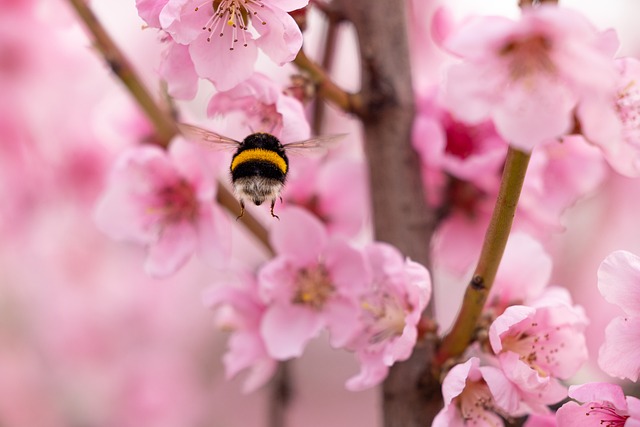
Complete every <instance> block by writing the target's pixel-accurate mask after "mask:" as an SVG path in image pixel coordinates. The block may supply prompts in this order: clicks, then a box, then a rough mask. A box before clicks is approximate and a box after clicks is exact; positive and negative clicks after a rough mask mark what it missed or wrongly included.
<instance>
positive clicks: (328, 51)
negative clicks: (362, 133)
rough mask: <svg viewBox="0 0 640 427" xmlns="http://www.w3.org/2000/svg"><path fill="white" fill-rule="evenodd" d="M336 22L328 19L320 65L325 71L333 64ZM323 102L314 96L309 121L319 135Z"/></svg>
mask: <svg viewBox="0 0 640 427" xmlns="http://www.w3.org/2000/svg"><path fill="white" fill-rule="evenodd" d="M338 22H339V21H336V20H334V19H329V25H328V27H327V34H326V37H325V42H324V52H323V55H322V61H321V66H322V69H324V70H325V71H326V72H327V73H329V72H330V71H331V68H332V66H333V59H334V53H335V47H336V41H337V39H338ZM324 113H325V104H324V102H323V101H322V99H321V98H320V97H315V99H314V102H313V118H312V121H311V124H312V127H313V133H314V134H315V135H320V133H321V131H322V123H323V121H324Z"/></svg>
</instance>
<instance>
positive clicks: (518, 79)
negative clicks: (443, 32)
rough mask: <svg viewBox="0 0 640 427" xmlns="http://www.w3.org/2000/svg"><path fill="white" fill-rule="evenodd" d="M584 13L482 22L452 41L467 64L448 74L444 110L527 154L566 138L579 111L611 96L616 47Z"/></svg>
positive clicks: (550, 10)
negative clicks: (585, 102)
mask: <svg viewBox="0 0 640 427" xmlns="http://www.w3.org/2000/svg"><path fill="white" fill-rule="evenodd" d="M610 36H611V34H610V33H599V32H597V31H596V29H595V28H594V26H593V25H591V23H590V22H588V21H587V20H586V19H585V18H584V17H583V16H582V15H580V14H579V13H578V12H575V11H572V10H569V9H564V8H561V7H557V6H551V5H541V6H540V7H536V8H533V7H529V8H525V9H524V10H523V11H522V17H521V19H520V20H519V21H512V20H510V19H507V18H503V17H497V16H492V17H477V18H473V19H469V20H468V21H467V22H465V23H463V24H462V25H461V26H460V27H459V28H458V29H457V31H455V32H454V33H453V34H450V35H449V37H446V39H445V41H444V45H445V47H446V48H447V49H448V50H449V51H451V52H452V53H453V54H455V55H457V56H459V57H461V58H462V59H463V62H462V63H458V64H454V65H453V66H451V68H450V69H449V71H448V75H447V82H446V95H445V97H446V102H447V105H448V106H449V107H450V109H451V111H452V112H453V114H454V115H456V116H457V117H459V118H460V119H462V120H464V121H469V122H473V123H478V122H480V121H482V120H484V119H486V118H489V117H490V118H492V119H493V121H494V123H495V125H496V128H497V130H498V132H499V133H500V134H501V135H502V136H503V137H504V138H505V139H506V140H507V141H509V143H511V144H513V145H514V146H515V147H518V148H520V149H523V150H527V151H529V150H531V149H532V148H533V147H534V146H535V145H537V144H540V143H543V142H546V141H548V140H549V139H551V138H556V137H559V136H561V135H563V134H566V133H568V132H569V131H570V130H571V129H572V126H573V115H574V109H575V107H576V105H577V104H578V103H579V102H580V101H581V100H582V99H585V98H588V97H596V98H597V99H601V98H600V96H602V94H609V93H613V91H614V88H613V82H615V69H614V65H613V60H612V57H613V51H614V50H615V47H616V45H617V41H616V40H614V38H613V37H610Z"/></svg>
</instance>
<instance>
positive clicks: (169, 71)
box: [158, 40, 198, 99]
mask: <svg viewBox="0 0 640 427" xmlns="http://www.w3.org/2000/svg"><path fill="white" fill-rule="evenodd" d="M165 43H166V44H167V46H166V48H165V50H164V52H163V55H162V61H161V62H160V68H159V69H158V74H159V75H160V77H162V79H163V80H164V81H165V82H167V92H168V93H169V95H171V96H172V97H174V98H177V99H192V98H193V97H195V96H196V93H197V92H198V74H197V73H196V69H195V67H194V65H193V61H192V60H191V55H190V54H189V47H188V46H185V45H182V44H179V43H176V42H174V41H172V40H166V41H165Z"/></svg>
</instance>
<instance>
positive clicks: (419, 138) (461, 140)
mask: <svg viewBox="0 0 640 427" xmlns="http://www.w3.org/2000/svg"><path fill="white" fill-rule="evenodd" d="M430 92H431V93H427V94H425V95H423V96H422V99H421V100H420V103H419V110H418V114H417V116H416V120H415V123H414V128H413V137H412V139H413V146H414V148H415V149H416V151H417V152H418V154H420V159H421V160H422V163H423V165H424V166H426V167H429V168H437V169H439V170H442V171H443V172H446V173H448V174H450V175H452V176H455V177H456V178H459V179H461V180H464V181H469V182H471V183H473V184H474V185H476V186H477V187H478V188H481V189H483V190H486V191H487V190H493V189H494V188H497V186H498V183H499V180H498V178H499V172H500V169H501V167H502V164H503V163H504V156H505V154H506V152H507V143H506V142H505V141H504V140H503V139H502V138H501V137H500V136H499V135H498V134H497V133H496V131H495V128H494V126H493V123H492V122H491V121H488V120H487V121H483V122H481V123H478V124H474V125H469V124H466V123H463V122H460V121H458V120H456V119H455V118H454V117H452V115H451V114H450V113H449V112H448V111H447V110H446V109H444V108H443V107H441V106H440V105H439V104H438V102H437V100H436V99H435V98H436V93H435V91H434V90H431V91H430Z"/></svg>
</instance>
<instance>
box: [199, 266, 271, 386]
mask: <svg viewBox="0 0 640 427" xmlns="http://www.w3.org/2000/svg"><path fill="white" fill-rule="evenodd" d="M204 301H205V304H206V305H207V306H209V307H212V308H216V309H217V310H218V313H219V314H218V324H219V325H220V327H221V328H224V329H227V330H230V331H231V334H232V335H231V337H230V338H229V350H228V351H227V353H226V354H225V355H224V358H223V361H224V366H225V370H226V374H227V378H231V377H233V376H235V375H236V374H238V373H239V372H240V371H242V370H243V369H247V368H250V369H251V373H250V374H249V376H248V377H247V378H246V380H245V382H244V386H243V390H244V391H245V392H246V393H248V392H251V391H254V390H256V389H257V388H259V387H261V386H262V385H264V384H265V383H266V382H267V381H268V380H269V379H270V378H271V377H272V376H273V374H274V372H275V370H276V367H277V361H276V360H275V359H273V358H272V357H270V356H269V354H268V353H267V349H266V347H265V344H264V341H263V339H262V336H261V335H260V322H261V321H262V317H263V315H264V312H265V309H266V306H265V305H264V303H263V302H262V301H261V300H260V298H259V295H258V285H257V282H256V280H255V278H253V277H245V278H244V279H243V280H240V283H239V285H235V284H234V285H230V284H227V283H217V284H216V285H215V286H214V287H213V288H211V289H210V290H209V291H207V293H206V294H205V296H204ZM225 309H226V311H224V310H225Z"/></svg>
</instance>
